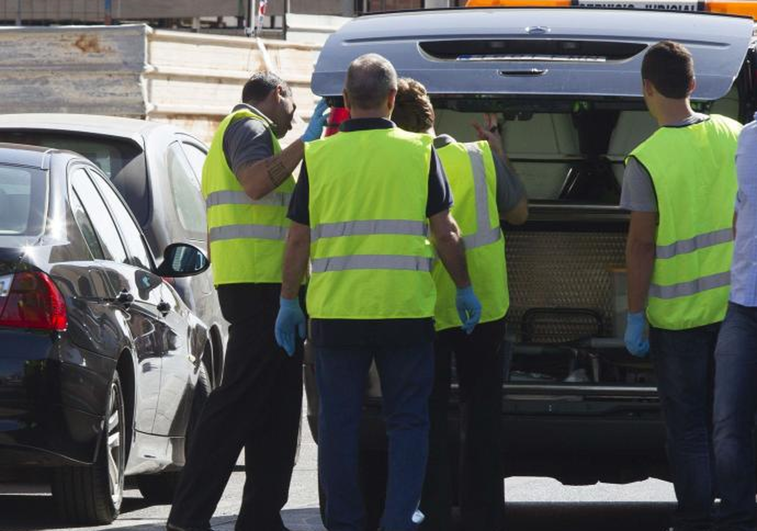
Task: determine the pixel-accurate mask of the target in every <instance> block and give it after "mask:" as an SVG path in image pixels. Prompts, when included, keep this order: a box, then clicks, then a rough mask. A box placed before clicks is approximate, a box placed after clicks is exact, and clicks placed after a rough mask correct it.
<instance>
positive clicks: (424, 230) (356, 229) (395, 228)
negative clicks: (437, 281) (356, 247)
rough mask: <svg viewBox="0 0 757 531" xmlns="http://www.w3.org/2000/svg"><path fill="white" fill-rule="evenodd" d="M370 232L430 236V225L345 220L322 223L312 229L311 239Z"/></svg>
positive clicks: (400, 221) (408, 222) (415, 222)
mask: <svg viewBox="0 0 757 531" xmlns="http://www.w3.org/2000/svg"><path fill="white" fill-rule="evenodd" d="M370 234H398V235H407V236H424V237H425V236H428V225H427V224H426V223H424V222H422V221H407V220H402V219H373V220H368V221H346V222H345V221H343V222H339V223H322V224H320V225H318V226H316V227H314V228H313V229H311V230H310V241H311V242H313V241H316V240H319V239H321V238H338V237H340V236H366V235H370Z"/></svg>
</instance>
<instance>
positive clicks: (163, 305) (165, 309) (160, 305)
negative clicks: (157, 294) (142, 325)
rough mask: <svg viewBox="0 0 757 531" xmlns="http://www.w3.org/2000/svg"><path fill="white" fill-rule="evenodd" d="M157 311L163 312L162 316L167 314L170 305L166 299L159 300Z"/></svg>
mask: <svg viewBox="0 0 757 531" xmlns="http://www.w3.org/2000/svg"><path fill="white" fill-rule="evenodd" d="M158 311H159V312H160V313H161V314H163V316H166V315H168V312H170V311H171V305H170V304H168V303H167V302H166V301H160V302H159V303H158Z"/></svg>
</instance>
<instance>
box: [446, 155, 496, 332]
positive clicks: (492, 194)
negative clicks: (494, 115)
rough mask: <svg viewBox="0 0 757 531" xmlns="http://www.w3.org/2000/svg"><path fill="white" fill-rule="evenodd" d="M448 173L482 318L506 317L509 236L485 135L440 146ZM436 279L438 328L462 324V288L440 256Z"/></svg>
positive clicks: (455, 216)
mask: <svg viewBox="0 0 757 531" xmlns="http://www.w3.org/2000/svg"><path fill="white" fill-rule="evenodd" d="M436 152H437V153H438V155H439V159H440V160H441V162H442V166H444V171H445V173H446V174H447V179H448V180H449V184H450V188H452V196H453V197H454V198H455V203H454V205H452V215H453V217H454V218H455V220H456V221H457V223H458V225H459V226H460V232H461V233H462V236H463V243H464V244H465V257H466V259H467V262H468V273H469V275H470V279H471V284H472V285H473V289H474V290H475V292H476V295H477V296H478V298H479V300H480V301H481V306H482V313H481V321H480V322H481V323H488V322H491V321H496V320H498V319H501V318H502V317H504V316H505V314H506V313H507V309H508V308H509V306H510V296H509V293H508V289H507V268H506V266H505V240H504V238H503V237H502V230H501V228H500V222H499V211H498V210H497V199H496V198H497V172H496V169H495V166H494V160H493V158H492V152H491V149H490V148H489V144H488V143H487V142H485V141H481V142H470V143H465V144H464V143H460V142H452V143H450V144H447V145H446V146H444V147H441V148H438V149H437V151H436ZM432 274H433V277H434V282H435V283H436V291H437V298H436V310H435V312H434V318H435V326H436V329H437V330H445V329H448V328H455V327H460V326H462V323H461V322H460V317H459V316H458V314H457V307H456V306H455V294H456V292H457V290H456V288H455V284H454V282H452V278H451V277H450V276H449V273H447V270H446V269H445V268H444V266H443V265H442V264H441V263H440V262H439V261H437V262H436V263H435V264H434V269H433V271H432Z"/></svg>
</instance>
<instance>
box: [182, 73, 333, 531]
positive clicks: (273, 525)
mask: <svg viewBox="0 0 757 531" xmlns="http://www.w3.org/2000/svg"><path fill="white" fill-rule="evenodd" d="M242 101H243V103H242V104H240V105H238V106H237V107H235V108H234V110H232V112H231V113H230V114H229V115H228V116H227V117H226V118H225V119H224V120H223V121H222V122H221V124H220V126H219V128H218V131H217V132H216V134H215V136H214V137H213V142H212V144H211V147H210V152H209V153H208V157H207V159H206V161H205V165H204V167H203V175H202V192H203V195H204V196H205V201H206V206H207V210H208V240H209V247H210V254H211V261H212V267H213V280H214V282H215V285H216V289H217V291H218V298H219V302H220V304H221V311H222V312H223V316H224V318H225V319H226V320H227V321H228V322H229V325H230V326H229V342H228V346H227V350H226V360H225V365H224V368H223V382H222V383H221V385H220V387H218V389H216V390H214V391H213V393H211V395H210V397H209V399H208V402H207V403H206V404H205V407H204V409H203V412H202V414H201V416H200V419H199V421H198V425H197V428H196V429H195V431H194V433H193V434H192V439H191V441H192V443H191V448H190V453H189V456H188V458H187V464H186V466H185V467H184V471H183V472H182V476H181V479H180V481H179V485H178V487H177V490H176V495H175V497H174V504H173V508H172V510H171V514H170V516H169V518H168V524H167V528H168V530H169V531H205V530H208V529H210V518H211V517H212V516H213V512H214V511H215V508H216V505H217V504H218V501H219V500H220V498H221V495H222V494H223V490H224V488H225V487H226V483H227V481H228V479H229V476H230V474H231V472H232V470H233V468H234V465H235V464H236V462H237V458H238V457H239V453H240V451H241V450H242V448H243V447H244V449H245V470H246V475H247V482H246V483H245V488H244V495H243V498H242V507H241V509H240V511H239V517H238V519H237V523H236V529H237V530H238V531H246V530H249V529H259V530H261V531H282V530H283V529H284V525H283V523H282V521H281V516H280V512H281V508H282V507H283V506H284V504H285V503H286V501H287V496H288V492H289V483H290V480H291V475H292V467H293V466H294V460H295V452H296V449H297V433H298V429H299V418H300V412H301V403H302V345H301V344H300V343H297V346H296V348H293V349H292V351H291V352H288V353H285V351H284V350H282V349H281V348H279V347H278V346H277V344H276V341H275V338H274V335H273V324H274V322H275V320H276V313H277V311H278V305H279V292H280V291H281V270H282V267H281V266H282V260H283V254H284V242H285V240H286V235H287V230H288V228H289V220H288V219H287V218H286V212H287V207H288V205H289V198H290V197H291V195H292V190H293V189H294V179H293V177H292V175H291V173H292V171H294V168H295V167H296V166H297V165H298V164H299V163H300V161H301V160H302V157H303V153H304V148H305V142H307V141H312V140H316V139H318V138H320V136H321V131H322V129H323V126H324V122H325V111H326V106H325V103H321V104H319V105H318V106H317V107H316V110H315V112H314V114H313V117H312V119H311V121H310V124H309V126H308V128H307V130H306V131H305V134H304V135H303V136H302V137H301V138H300V139H297V140H295V141H294V142H292V143H291V144H290V145H289V146H288V147H287V148H286V149H281V146H280V145H279V139H280V138H283V137H284V135H286V133H287V132H288V131H289V130H290V129H291V128H292V120H293V118H294V111H295V105H294V101H293V98H292V91H291V90H290V88H289V87H288V86H287V84H286V83H285V82H284V81H282V80H281V78H279V77H278V76H276V75H275V74H272V73H260V74H255V75H253V76H252V77H251V78H250V80H249V81H248V82H247V83H246V84H245V86H244V89H243V91H242ZM287 354H288V355H287Z"/></svg>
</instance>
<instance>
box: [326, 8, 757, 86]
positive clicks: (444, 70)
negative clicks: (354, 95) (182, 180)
mask: <svg viewBox="0 0 757 531" xmlns="http://www.w3.org/2000/svg"><path fill="white" fill-rule="evenodd" d="M753 32H754V22H753V21H752V20H751V19H750V18H747V17H733V16H720V15H712V14H700V13H678V12H660V11H642V10H629V11H627V12H624V13H622V16H620V13H619V12H618V11H617V10H610V9H586V10H576V9H570V8H557V9H556V8H551V9H548V8H507V9H502V8H499V9H498V8H489V9H484V8H479V9H453V10H439V11H436V10H432V11H416V12H407V13H394V14H381V15H371V16H365V17H360V18H358V19H355V20H353V21H351V22H348V23H347V24H345V25H344V26H343V27H342V28H341V29H340V30H338V31H337V32H336V33H334V34H333V35H331V37H329V39H328V41H327V42H326V44H325V46H324V48H323V51H322V52H321V54H320V56H319V59H318V62H317V64H316V68H315V72H314V73H313V79H312V88H313V91H314V92H315V93H316V94H318V95H321V96H339V95H341V92H342V88H343V83H344V78H345V74H346V71H347V67H348V66H349V64H350V62H351V61H352V60H353V59H355V58H357V57H359V56H360V55H363V54H365V53H371V52H376V53H380V54H381V55H383V56H384V57H386V58H387V59H389V60H390V61H391V62H392V63H393V64H394V66H395V68H396V69H397V72H398V73H399V75H401V76H409V77H413V78H415V79H417V80H419V81H421V82H422V83H423V84H424V85H426V87H427V89H428V90H429V93H431V94H433V95H455V96H457V95H470V96H498V95H503V96H507V95H523V94H528V95H534V96H566V97H582V98H586V97H622V98H641V97H642V90H641V82H640V79H639V72H640V70H641V61H642V59H643V56H644V52H645V50H646V49H647V48H648V47H649V46H651V45H653V44H654V43H656V42H659V41H660V40H663V39H671V40H675V41H677V42H680V43H681V44H683V45H685V46H686V47H687V48H688V49H689V50H690V51H691V53H692V54H693V56H694V61H695V68H696V73H697V90H696V92H695V93H694V94H693V99H695V100H700V101H712V100H716V99H719V98H722V97H723V96H725V95H726V94H727V93H728V91H729V90H730V88H731V86H732V84H733V81H734V80H735V78H736V77H737V75H738V73H739V71H740V69H741V67H742V64H743V62H744V58H745V56H746V52H747V50H748V48H749V45H750V43H751V42H752V39H753Z"/></svg>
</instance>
